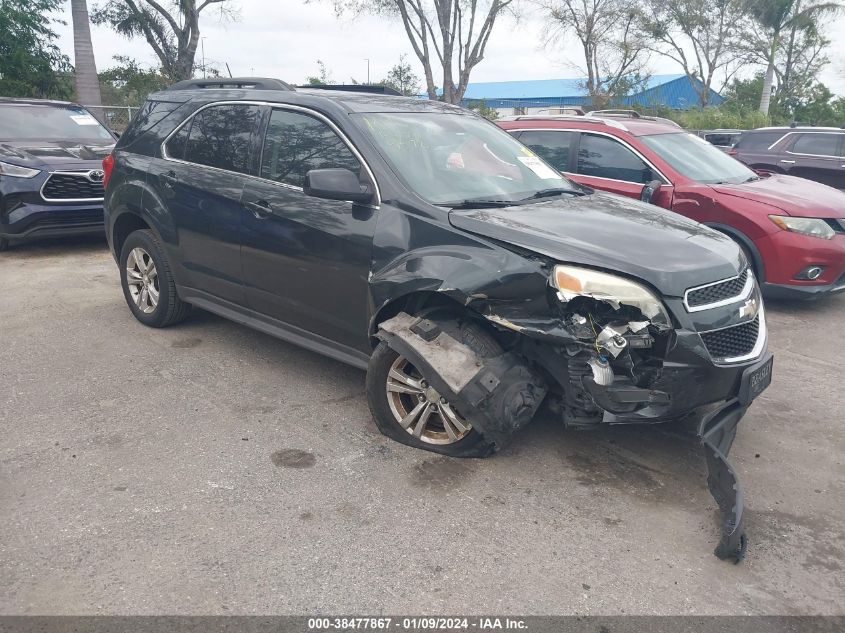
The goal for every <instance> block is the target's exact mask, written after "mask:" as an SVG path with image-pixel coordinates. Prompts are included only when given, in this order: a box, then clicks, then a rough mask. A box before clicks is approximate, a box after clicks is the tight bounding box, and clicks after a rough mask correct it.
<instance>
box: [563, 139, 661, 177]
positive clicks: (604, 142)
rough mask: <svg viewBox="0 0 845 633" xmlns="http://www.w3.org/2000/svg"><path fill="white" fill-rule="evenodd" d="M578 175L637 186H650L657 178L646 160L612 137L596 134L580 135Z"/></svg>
mask: <svg viewBox="0 0 845 633" xmlns="http://www.w3.org/2000/svg"><path fill="white" fill-rule="evenodd" d="M578 173H579V174H582V175H584V176H594V177H596V178H611V179H613V180H624V181H626V182H636V183H647V182H650V181H652V180H654V179H655V177H656V176H655V175H654V174H653V173H652V170H651V168H650V167H649V166H648V165H647V164H646V163H645V161H643V160H642V159H641V158H640V157H639V156H637V155H636V154H635V153H634V152H632V151H631V150H630V149H628V148H627V147H625V146H624V145H622V144H621V143H619V142H618V141H614V140H613V139H611V138H607V137H606V136H596V135H594V134H581V143H580V146H579V148H578Z"/></svg>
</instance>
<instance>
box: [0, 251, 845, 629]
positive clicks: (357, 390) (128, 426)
mask: <svg viewBox="0 0 845 633" xmlns="http://www.w3.org/2000/svg"><path fill="white" fill-rule="evenodd" d="M0 307H2V310H0V359H2V362H0V405H2V409H0V431H2V434H3V442H2V444H0V516H2V517H3V520H2V521H0V613H3V614H157V613H171V614H175V613H183V614H270V613H274V614H303V613H325V612H330V613H434V614H438V613H440V614H443V613H484V612H487V613H489V612H494V613H519V614H623V613H625V614H679V615H682V614H842V613H843V612H844V611H843V606H842V605H843V604H845V574H843V567H845V536H843V530H842V526H843V506H845V501H843V500H845V469H843V449H845V430H843V422H845V407H842V405H841V403H840V401H839V390H840V389H841V388H842V378H843V370H842V360H841V357H840V350H841V343H840V342H839V336H840V334H841V333H842V332H843V330H845V310H843V308H845V296H840V297H835V298H832V299H828V300H825V301H823V302H820V303H817V304H810V305H806V304H789V303H770V304H768V305H767V308H768V310H767V316H768V318H769V323H770V329H771V347H772V348H773V350H774V352H775V356H776V360H775V377H774V382H773V384H772V386H771V388H770V389H769V390H768V391H766V392H765V393H764V394H763V395H762V396H761V397H760V398H759V400H758V401H757V402H755V404H754V405H753V406H752V408H751V410H750V412H749V414H748V416H747V417H746V418H745V420H744V421H743V422H742V424H741V426H740V429H739V434H738V437H737V441H736V443H735V444H734V448H733V451H732V453H731V458H732V461H733V463H734V464H735V465H736V467H737V469H738V472H739V474H740V477H741V478H742V480H743V482H744V484H745V488H746V493H747V518H748V532H749V538H750V547H749V553H748V558H747V560H746V561H745V562H744V563H742V564H741V565H736V566H735V565H730V564H727V563H724V562H721V561H719V560H718V559H716V558H715V557H714V556H713V555H712V553H711V552H712V549H713V546H714V545H715V543H716V541H717V540H718V529H719V524H718V520H719V517H718V513H717V510H716V507H715V504H714V502H713V500H712V499H711V497H710V495H709V493H708V492H707V489H706V485H705V472H706V468H705V465H704V459H703V455H702V453H701V452H700V449H699V448H698V447H697V444H696V442H695V438H694V436H691V435H689V433H688V432H686V431H684V429H682V428H680V427H678V426H666V427H663V428H655V429H649V428H629V429H626V428H614V429H608V430H606V431H593V432H583V431H582V432H577V431H564V430H562V429H561V428H559V426H558V425H556V424H555V423H554V422H553V421H545V420H544V421H538V422H536V423H534V424H533V425H531V426H530V427H529V428H528V429H526V431H525V432H524V433H523V434H522V436H521V437H519V438H518V439H517V441H515V442H514V444H513V445H512V446H510V447H509V448H508V449H506V450H505V451H503V452H502V453H500V454H498V455H496V456H495V457H493V458H490V459H487V460H452V459H447V458H442V457H437V456H434V455H432V454H428V453H425V452H421V451H417V450H414V449H411V448H407V447H404V446H401V445H398V444H395V443H392V442H390V441H389V440H387V439H386V438H384V437H383V436H381V435H379V434H378V432H377V431H376V428H375V426H374V424H373V422H372V420H371V418H370V415H369V412H368V410H367V404H366V401H365V398H364V374H363V373H362V372H359V371H357V370H352V369H349V368H347V367H345V366H343V365H341V364H338V363H337V362H335V361H332V360H329V359H326V358H323V357H321V356H318V355H316V354H313V353H310V352H307V351H304V350H302V349H299V348H296V347H293V346H291V345H288V344H286V343H284V342H281V341H278V340H275V339H272V338H270V337H268V336H265V335H263V334H260V333H258V332H254V331H252V330H249V329H247V328H245V327H241V326H239V325H236V324H233V323H230V322H228V321H225V320H223V319H220V318H218V317H216V316H212V315H210V314H207V313H202V312H197V313H195V314H194V316H193V317H192V318H191V319H190V320H189V321H188V322H186V323H184V324H182V325H180V326H177V327H174V328H171V329H168V330H153V329H148V328H145V327H144V326H142V325H140V324H139V323H137V322H136V321H135V320H134V319H133V318H132V316H131V315H130V313H129V311H128V309H127V307H126V305H125V304H124V301H123V296H122V294H121V291H120V287H119V282H118V275H117V269H116V266H115V264H114V261H113V260H112V259H111V257H110V255H109V254H108V252H107V250H106V248H105V245H104V243H103V242H101V241H100V240H75V241H71V242H52V243H43V244H37V245H29V246H20V247H17V248H15V249H13V250H11V251H10V252H8V253H3V254H0Z"/></svg>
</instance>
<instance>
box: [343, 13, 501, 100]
mask: <svg viewBox="0 0 845 633" xmlns="http://www.w3.org/2000/svg"><path fill="white" fill-rule="evenodd" d="M514 1H515V0H332V2H333V4H334V7H335V10H336V12H337V13H338V14H339V15H340V14H343V13H347V12H352V13H356V14H358V13H365V12H366V13H380V14H382V15H386V16H389V17H392V18H395V19H398V20H400V21H401V22H402V26H403V27H404V29H405V33H406V35H407V36H408V40H409V41H410V43H411V48H412V49H413V50H414V54H415V55H416V56H417V58H418V59H419V60H420V63H421V64H422V67H423V72H424V75H425V85H426V91H427V92H428V96H429V98H430V99H437V86H436V84H435V79H434V76H435V69H439V70H440V71H441V72H442V77H443V80H442V83H443V100H444V101H446V102H448V103H460V101H461V99H463V96H464V92H466V88H467V85H468V84H469V77H470V73H471V72H472V69H473V68H475V67H476V66H477V65H478V64H479V63H480V62H481V61H482V60H483V59H484V51H485V49H486V47H487V42H488V41H489V40H490V35H491V33H492V32H493V26H494V25H495V23H496V20H497V19H498V18H499V17H501V16H502V15H503V14H505V13H507V12H509V11H511V10H512V5H513V3H514Z"/></svg>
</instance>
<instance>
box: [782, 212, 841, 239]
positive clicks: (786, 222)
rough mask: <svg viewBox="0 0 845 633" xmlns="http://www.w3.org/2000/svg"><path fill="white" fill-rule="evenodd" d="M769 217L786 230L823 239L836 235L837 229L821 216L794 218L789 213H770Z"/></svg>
mask: <svg viewBox="0 0 845 633" xmlns="http://www.w3.org/2000/svg"><path fill="white" fill-rule="evenodd" d="M769 219H770V220H771V221H772V222H774V223H775V224H777V225H778V226H779V227H780V228H782V229H783V230H784V231H792V232H793V233H800V234H801V235H811V236H812V237H820V238H822V239H823V240H831V239H833V236H834V235H836V231H834V230H833V228H832V227H831V226H830V225H829V224H828V223H827V222H825V221H824V220H821V219H819V218H794V217H792V216H789V215H770V216H769Z"/></svg>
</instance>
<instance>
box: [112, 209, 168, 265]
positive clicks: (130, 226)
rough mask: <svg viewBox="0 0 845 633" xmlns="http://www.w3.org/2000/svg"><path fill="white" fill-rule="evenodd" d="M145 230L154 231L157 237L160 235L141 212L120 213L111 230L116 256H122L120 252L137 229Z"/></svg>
mask: <svg viewBox="0 0 845 633" xmlns="http://www.w3.org/2000/svg"><path fill="white" fill-rule="evenodd" d="M143 230H149V231H153V233H155V234H156V237H159V235H158V232H157V231H156V230H155V229H153V227H152V226H151V224H150V223H149V222H147V221H146V220H145V219H144V218H143V217H141V216H140V215H139V214H137V213H133V212H132V211H126V212H124V213H121V214H120V215H118V216H117V217H116V218H115V220H114V224H113V225H112V231H111V242H112V248H113V250H114V256H115V258H117V259H119V258H120V252H121V251H122V250H123V245H124V243H125V242H126V238H128V237H129V236H130V235H131V234H132V233H134V232H135V231H143Z"/></svg>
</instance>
